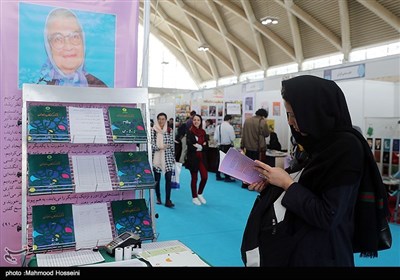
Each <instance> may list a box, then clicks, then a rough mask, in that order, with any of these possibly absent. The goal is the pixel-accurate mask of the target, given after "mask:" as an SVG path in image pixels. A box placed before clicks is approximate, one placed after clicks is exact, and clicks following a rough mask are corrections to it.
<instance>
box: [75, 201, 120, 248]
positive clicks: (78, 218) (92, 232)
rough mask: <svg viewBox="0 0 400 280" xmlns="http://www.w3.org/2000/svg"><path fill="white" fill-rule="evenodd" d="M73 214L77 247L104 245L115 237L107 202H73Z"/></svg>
mask: <svg viewBox="0 0 400 280" xmlns="http://www.w3.org/2000/svg"><path fill="white" fill-rule="evenodd" d="M72 214H73V216H74V231H75V242H76V249H81V248H93V247H95V246H103V245H106V244H107V243H109V242H110V241H111V240H112V239H113V238H112V231H111V223H110V217H109V215H108V208H107V203H94V204H80V205H78V204H73V205H72Z"/></svg>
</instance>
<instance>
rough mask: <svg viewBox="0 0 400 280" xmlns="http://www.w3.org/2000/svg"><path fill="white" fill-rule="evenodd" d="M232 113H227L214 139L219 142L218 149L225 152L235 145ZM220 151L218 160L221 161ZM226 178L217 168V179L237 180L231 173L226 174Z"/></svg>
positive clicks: (216, 130)
mask: <svg viewBox="0 0 400 280" xmlns="http://www.w3.org/2000/svg"><path fill="white" fill-rule="evenodd" d="M231 123H232V115H225V117H224V122H223V123H221V124H220V125H219V126H218V127H217V128H216V129H215V132H214V140H215V141H216V142H217V145H218V149H219V150H220V151H222V152H224V153H225V154H226V153H227V152H228V150H229V149H230V148H231V147H233V141H234V140H235V138H236V136H235V130H234V129H233V126H232V124H231ZM219 160H220V159H219V153H218V162H219ZM224 175H225V179H224V178H222V177H221V172H219V171H218V170H217V172H216V179H217V181H222V180H225V182H235V180H233V179H232V178H231V177H230V176H229V175H227V174H224Z"/></svg>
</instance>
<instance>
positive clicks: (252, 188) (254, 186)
mask: <svg viewBox="0 0 400 280" xmlns="http://www.w3.org/2000/svg"><path fill="white" fill-rule="evenodd" d="M266 186H268V181H267V180H265V179H264V180H262V181H259V182H256V183H253V184H250V185H249V186H248V187H247V188H248V189H249V190H250V191H256V192H262V190H263V189H265V187H266Z"/></svg>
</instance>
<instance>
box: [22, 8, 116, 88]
mask: <svg viewBox="0 0 400 280" xmlns="http://www.w3.org/2000/svg"><path fill="white" fill-rule="evenodd" d="M20 19H21V20H20V45H19V49H20V51H19V58H20V60H19V64H20V65H19V86H20V88H21V86H22V84H23V83H32V84H45V85H46V84H47V85H60V86H76V87H113V86H114V74H115V71H114V65H115V22H116V18H115V15H112V14H102V13H93V12H87V11H80V10H71V9H67V8H61V7H49V6H41V5H32V4H28V3H21V5H20ZM32 52H34V53H35V55H32Z"/></svg>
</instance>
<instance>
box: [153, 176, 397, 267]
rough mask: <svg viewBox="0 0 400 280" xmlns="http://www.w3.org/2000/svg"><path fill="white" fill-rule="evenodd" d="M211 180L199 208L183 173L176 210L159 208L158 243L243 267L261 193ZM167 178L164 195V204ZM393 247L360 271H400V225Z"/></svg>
mask: <svg viewBox="0 0 400 280" xmlns="http://www.w3.org/2000/svg"><path fill="white" fill-rule="evenodd" d="M208 175H209V178H208V182H207V185H206V189H205V191H204V193H203V194H204V197H205V198H206V200H207V204H205V205H201V206H196V205H194V204H193V203H192V196H191V192H190V173H189V171H188V170H186V169H183V170H182V173H181V176H180V185H181V188H180V189H174V190H172V195H171V200H172V201H173V203H174V204H175V208H173V209H170V208H167V207H165V206H164V205H156V213H157V214H158V216H159V218H158V219H157V220H156V232H157V234H158V239H157V240H158V241H165V240H180V241H181V242H183V243H184V244H185V245H187V246H188V247H189V248H191V249H192V250H193V251H194V252H196V253H197V254H198V255H200V256H201V257H202V258H203V259H204V260H205V261H207V262H208V263H209V264H210V265H211V266H214V267H243V263H242V260H241V257H240V245H241V241H242V235H243V230H244V227H245V224H246V221H247V218H248V215H249V212H250V210H251V207H252V206H253V202H254V199H255V197H256V196H257V194H258V193H256V192H251V191H248V190H245V189H242V188H241V182H238V181H236V182H234V183H226V182H223V181H216V180H215V173H208ZM164 186H165V183H164V178H162V180H161V193H162V198H163V201H164V198H165V195H164V190H165V187H164ZM391 229H392V236H393V245H392V248H391V249H390V250H386V251H381V252H379V257H378V258H375V259H367V258H359V257H358V255H357V254H356V255H355V263H356V266H357V267H400V225H398V224H397V225H395V224H391Z"/></svg>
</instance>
